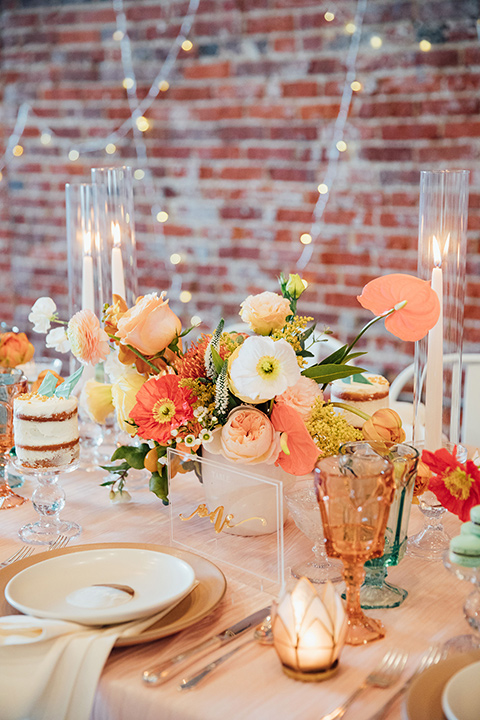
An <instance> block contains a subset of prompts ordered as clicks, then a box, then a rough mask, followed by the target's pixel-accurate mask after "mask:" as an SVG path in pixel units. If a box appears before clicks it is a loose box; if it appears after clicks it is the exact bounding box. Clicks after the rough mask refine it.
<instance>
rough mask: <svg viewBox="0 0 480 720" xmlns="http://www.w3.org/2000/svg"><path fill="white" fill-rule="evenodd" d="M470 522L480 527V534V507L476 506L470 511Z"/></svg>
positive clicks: (479, 528)
mask: <svg viewBox="0 0 480 720" xmlns="http://www.w3.org/2000/svg"><path fill="white" fill-rule="evenodd" d="M470 520H471V521H472V523H474V524H475V525H476V526H477V527H478V531H479V533H480V505H475V506H474V507H472V508H471V510H470Z"/></svg>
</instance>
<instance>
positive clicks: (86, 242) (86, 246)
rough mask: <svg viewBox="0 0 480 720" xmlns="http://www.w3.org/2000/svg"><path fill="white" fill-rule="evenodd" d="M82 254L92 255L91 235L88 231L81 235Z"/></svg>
mask: <svg viewBox="0 0 480 720" xmlns="http://www.w3.org/2000/svg"><path fill="white" fill-rule="evenodd" d="M83 254H84V255H91V254H92V233H91V232H90V231H89V232H86V233H83Z"/></svg>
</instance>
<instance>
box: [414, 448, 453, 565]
mask: <svg viewBox="0 0 480 720" xmlns="http://www.w3.org/2000/svg"><path fill="white" fill-rule="evenodd" d="M415 447H416V448H417V450H418V451H419V452H420V454H421V452H422V450H423V443H415ZM443 447H444V448H445V449H446V450H448V452H450V453H451V452H453V450H454V448H455V447H456V449H457V460H458V461H459V462H461V463H464V462H465V461H466V459H467V450H466V448H464V447H463V445H455V444H454V443H451V442H444V443H443ZM418 502H419V507H420V511H421V513H422V515H423V521H424V522H423V527H422V529H421V530H420V532H418V533H417V534H416V535H412V537H410V538H409V540H408V545H407V549H408V554H409V555H413V556H414V557H419V558H422V559H423V560H441V559H442V556H443V553H444V552H445V550H447V549H448V546H449V544H450V536H449V535H448V534H447V533H446V531H445V529H444V527H443V524H442V519H443V516H444V515H445V513H446V512H447V510H446V508H444V507H443V505H441V504H440V502H439V501H438V499H437V497H436V496H435V495H434V494H433V493H432V492H431V491H430V490H427V491H426V492H424V493H422V495H419V497H418Z"/></svg>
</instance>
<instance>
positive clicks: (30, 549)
mask: <svg viewBox="0 0 480 720" xmlns="http://www.w3.org/2000/svg"><path fill="white" fill-rule="evenodd" d="M34 552H35V546H34V545H23V547H21V548H20V550H17V552H16V553H14V554H13V555H10V557H9V558H7V559H6V560H4V562H2V563H0V568H4V567H7V565H11V564H12V563H14V562H17V560H23V559H24V558H27V557H29V556H30V555H32V553H34Z"/></svg>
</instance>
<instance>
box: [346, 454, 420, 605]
mask: <svg viewBox="0 0 480 720" xmlns="http://www.w3.org/2000/svg"><path fill="white" fill-rule="evenodd" d="M340 452H341V453H342V454H362V453H367V454H370V453H371V452H372V448H371V446H370V444H369V443H368V442H362V441H359V442H349V443H344V445H342V446H341V447H340ZM385 452H386V455H387V457H388V459H389V460H391V461H392V462H393V467H394V476H395V488H396V489H395V495H394V497H393V502H392V504H391V506H390V512H389V514H388V520H387V529H386V532H385V548H384V551H383V555H382V556H381V557H377V558H372V559H371V560H368V561H367V562H366V563H365V581H364V583H363V585H362V587H361V588H360V603H361V605H362V608H364V609H366V610H368V609H372V608H392V607H398V606H399V605H401V604H402V602H403V601H404V600H405V598H406V597H407V595H408V592H407V590H405V589H404V588H400V587H397V586H396V585H392V584H391V583H388V582H386V578H387V571H388V567H389V566H392V565H398V563H399V562H400V560H401V559H402V558H403V556H404V555H405V551H406V548H407V531H408V522H409V519H410V510H411V507H412V497H413V490H414V487H415V477H416V473H417V465H418V456H419V453H418V450H416V449H415V448H414V447H412V446H411V445H408V444H406V443H400V444H397V445H393V446H391V447H390V448H388V452H387V450H385Z"/></svg>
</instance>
